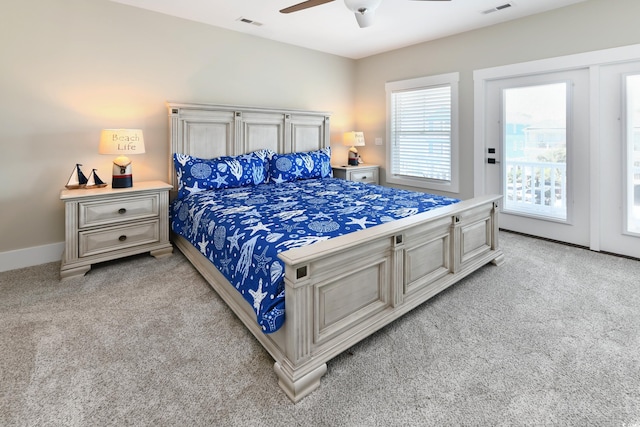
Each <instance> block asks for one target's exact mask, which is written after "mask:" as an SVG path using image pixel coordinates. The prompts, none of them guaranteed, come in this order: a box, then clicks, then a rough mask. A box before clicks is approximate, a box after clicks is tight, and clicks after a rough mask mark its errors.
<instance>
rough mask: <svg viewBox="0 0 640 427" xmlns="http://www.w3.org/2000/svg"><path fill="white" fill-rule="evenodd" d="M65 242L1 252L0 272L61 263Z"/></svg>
mask: <svg viewBox="0 0 640 427" xmlns="http://www.w3.org/2000/svg"><path fill="white" fill-rule="evenodd" d="M63 251H64V242H60V243H52V244H50V245H43V246H34V247H32V248H25V249H18V250H15V251H8V252H0V272H1V271H9V270H15V269H17V268H24V267H31V266H34V265H40V264H46V263H48V262H55V261H60V260H61V259H62V252H63Z"/></svg>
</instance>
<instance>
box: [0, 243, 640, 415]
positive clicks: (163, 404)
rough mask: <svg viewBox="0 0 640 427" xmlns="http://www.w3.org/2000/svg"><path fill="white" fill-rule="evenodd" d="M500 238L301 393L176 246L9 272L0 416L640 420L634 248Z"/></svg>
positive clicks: (638, 270) (639, 275)
mask: <svg viewBox="0 0 640 427" xmlns="http://www.w3.org/2000/svg"><path fill="white" fill-rule="evenodd" d="M500 238H501V245H502V247H503V249H504V252H505V255H506V264H504V265H503V266H501V267H495V266H492V265H488V266H486V267H484V268H482V269H481V270H480V271H478V272H476V273H474V274H473V275H471V276H470V277H468V278H467V279H465V280H464V281H462V282H460V283H459V284H457V285H455V286H454V287H452V288H450V289H448V290H447V291H445V292H443V293H442V294H440V295H438V296H436V297H435V298H433V299H431V300H430V301H428V302H427V303H425V304H423V305H422V306H420V307H418V308H417V309H416V310H414V311H413V312H411V313H409V314H407V315H406V316H404V317H403V318H401V319H399V320H397V321H396V322H394V323H392V324H391V325H389V326H387V327H386V328H384V329H382V330H381V331H379V332H378V333H376V334H374V335H373V336H371V337H370V338H368V339H366V340H364V341H363V342H361V343H360V344H358V345H356V346H354V347H352V348H351V349H350V350H349V351H347V352H345V353H343V354H341V355H339V356H338V357H336V358H335V359H334V360H332V361H330V362H329V363H328V372H327V374H326V375H325V376H324V377H323V379H322V384H321V386H320V388H319V389H318V390H316V391H315V392H314V393H312V394H311V395H310V396H309V397H307V398H305V399H303V400H302V401H301V402H299V403H298V404H296V405H294V404H292V403H291V402H290V401H289V400H288V399H287V398H286V396H285V395H284V393H283V392H282V391H281V390H280V388H279V387H278V385H277V379H276V376H275V373H274V372H273V369H272V365H273V360H272V359H271V358H270V357H269V355H268V354H267V353H266V352H265V351H264V350H263V349H262V347H260V345H259V344H258V343H257V341H256V340H255V339H254V338H253V337H252V336H251V335H250V334H249V333H248V332H247V331H246V330H245V328H244V327H243V326H242V324H241V323H240V322H239V321H238V320H237V319H236V318H235V317H234V315H233V314H232V313H231V312H230V310H229V309H228V308H227V307H226V306H225V304H224V303H223V302H222V301H221V300H220V298H219V297H218V296H217V295H216V294H215V292H214V291H213V290H212V289H211V288H210V287H209V286H208V285H207V284H206V282H204V280H203V279H202V278H201V277H200V276H199V275H198V273H197V272H195V270H194V269H193V268H192V267H191V265H190V264H189V263H188V262H187V261H186V260H185V258H184V257H183V256H182V255H181V254H180V253H179V252H178V251H176V252H175V253H174V255H173V256H172V257H170V258H168V259H164V260H156V259H154V258H152V257H149V256H139V257H132V258H129V259H126V260H120V261H114V262H111V263H105V264H102V265H99V266H97V267H95V268H94V269H93V270H91V271H90V272H89V274H87V275H86V276H85V277H84V278H79V279H72V280H69V281H66V282H60V281H59V280H58V269H59V265H58V264H57V263H51V264H45V265H41V266H37V267H31V268H26V269H21V270H14V271H10V272H5V273H0V324H1V325H2V327H1V328H0V368H1V369H0V425H2V426H14V425H16V426H58V425H60V426H102V425H118V426H123V425H154V426H156V425H162V426H171V425H180V426H201V425H202V426H205V425H207V426H414V425H416V426H422V425H426V426H443V425H465V426H485V425H486V426H500V425H505V426H513V425H571V426H585V425H603V426H631V425H640V262H639V261H636V260H630V259H625V258H619V257H615V256H611V255H605V254H599V253H594V252H590V251H587V250H584V249H580V248H575V247H570V246H564V245H560V244H556V243H552V242H548V241H543V240H537V239H532V238H529V237H525V236H520V235H516V234H511V233H505V232H501V234H500Z"/></svg>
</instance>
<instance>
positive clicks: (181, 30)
mask: <svg viewBox="0 0 640 427" xmlns="http://www.w3.org/2000/svg"><path fill="white" fill-rule="evenodd" d="M638 16H640V1H638V0H589V1H587V2H584V3H580V4H577V5H574V6H570V7H567V8H563V9H559V10H556V11H552V12H548V13H544V14H540V15H535V16H532V17H529V18H525V19H521V20H518V21H513V22H509V23H505V24H500V25H496V26H493V27H488V28H484V29H480V30H476V31H472V32H468V33H464V34H460V35H457V36H453V37H448V38H445V39H441V40H437V41H433V42H428V43H423V44H419V45H416V46H412V47H408V48H404V49H399V50H396V51H393V52H389V53H385V54H380V55H376V56H372V57H369V58H364V59H361V60H358V61H353V60H349V59H345V58H341V57H337V56H333V55H327V54H323V53H319V52H314V51H311V50H307V49H302V48H297V47H294V46H289V45H285V44H281V43H276V42H272V41H268V40H263V39H259V38H255V37H252V36H248V35H243V34H240V33H235V32H231V31H227V30H223V29H218V28H212V27H208V26H205V25H202V24H198V23H194V22H190V21H186V20H182V19H178V18H172V17H168V16H164V15H161V14H157V13H154V12H149V11H143V10H139V9H136V8H132V7H129V6H125V5H121V4H118V3H112V2H109V1H107V0H21V1H19V2H11V3H8V4H7V5H5V6H4V9H3V11H2V14H1V15H0V36H1V37H0V54H1V58H2V66H0V93H1V94H2V103H1V104H0V148H1V150H2V151H1V154H2V156H1V158H2V167H0V186H1V190H0V201H1V203H0V206H1V207H2V209H3V214H2V217H3V221H1V222H0V224H1V225H0V236H2V237H1V238H0V255H1V254H2V253H3V252H6V251H13V250H17V249H21V248H30V247H36V246H41V245H48V244H54V243H59V242H61V241H62V240H63V239H64V231H63V227H64V219H63V215H64V209H63V204H62V202H60V200H59V199H58V196H59V192H60V189H61V188H62V187H63V186H64V184H65V183H66V180H67V178H68V175H69V173H70V172H71V168H72V166H73V165H74V164H75V163H76V162H78V163H82V164H84V165H85V168H86V169H90V168H92V167H95V168H98V170H99V172H100V173H101V176H102V177H103V178H105V177H106V178H109V177H110V174H111V173H110V171H111V166H110V165H111V160H112V159H111V157H110V156H101V155H99V154H98V153H97V148H98V137H99V134H100V130H101V129H103V128H109V127H124V128H126V127H136V128H138V127H139V128H142V129H143V130H144V134H145V142H146V149H147V152H146V153H145V154H144V155H140V156H137V157H132V160H133V168H134V179H135V180H145V179H163V180H166V179H167V176H168V173H169V172H168V161H167V154H168V150H169V148H168V135H167V117H166V109H165V105H164V104H165V102H166V101H167V100H171V101H182V102H214V103H221V104H240V105H257V106H267V107H269V106H270V107H283V108H299V109H311V110H321V111H331V112H332V113H333V114H332V136H331V139H332V141H334V142H335V143H334V144H333V147H334V157H335V158H336V159H337V161H338V162H340V161H341V159H342V158H344V157H345V156H346V148H345V147H343V146H342V145H341V143H340V142H341V135H342V132H343V131H345V130H351V129H353V128H354V125H357V126H356V127H357V128H358V129H361V130H364V131H365V134H366V136H367V138H368V141H373V138H374V137H376V136H380V137H382V138H384V139H385V143H386V125H385V108H386V107H385V92H384V84H385V82H387V81H393V80H399V79H405V78H411V77H418V76H425V75H433V74H439V73H445V72H452V71H459V72H460V73H461V82H460V93H461V109H460V118H461V123H462V128H461V132H460V138H461V160H460V161H461V170H462V176H461V194H459V195H458V196H460V197H463V198H467V197H471V196H472V194H473V159H472V153H473V125H472V123H473V75H472V73H473V70H474V69H478V68H485V67H493V66H498V65H504V64H510V63H517V62H522V61H529V60H535V59H541V58H549V57H554V56H559V55H566V54H572V53H579V52H585V51H591V50H598V49H604V48H609V47H616V46H623V45H629V44H636V43H640V26H638V25H637V23H636V22H635V20H636V19H637V17H638ZM385 149H386V146H382V147H376V146H373V145H372V144H368V145H367V146H366V147H362V148H360V149H359V152H360V153H361V154H362V156H363V157H364V159H365V161H367V162H369V163H379V164H382V165H384V163H385ZM383 178H384V174H383Z"/></svg>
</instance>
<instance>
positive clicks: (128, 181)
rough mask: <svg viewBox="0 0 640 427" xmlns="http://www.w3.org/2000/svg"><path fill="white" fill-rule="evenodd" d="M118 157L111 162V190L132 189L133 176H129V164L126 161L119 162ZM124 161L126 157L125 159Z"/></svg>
mask: <svg viewBox="0 0 640 427" xmlns="http://www.w3.org/2000/svg"><path fill="white" fill-rule="evenodd" d="M119 159H120V157H118V158H117V159H116V161H115V162H113V180H112V181H111V188H130V187H133V175H132V174H131V162H130V161H129V159H127V162H126V163H123V162H119V161H118V160H119ZM125 159H126V157H125Z"/></svg>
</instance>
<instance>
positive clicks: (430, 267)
mask: <svg viewBox="0 0 640 427" xmlns="http://www.w3.org/2000/svg"><path fill="white" fill-rule="evenodd" d="M500 197H501V196H484V197H479V198H475V199H471V200H467V201H463V202H460V203H457V204H454V205H450V206H446V207H442V208H438V209H434V210H432V211H429V212H425V213H422V214H418V215H415V216H412V217H409V218H405V219H402V220H398V221H393V222H390V223H386V224H383V225H378V226H376V227H372V228H369V229H365V230H362V231H359V232H356V233H351V234H348V235H345V236H341V237H336V238H333V239H330V240H327V241H324V242H318V243H315V244H313V245H310V246H306V247H302V248H297V249H291V250H288V251H286V252H282V253H281V254H280V255H279V258H280V259H281V260H282V261H283V262H284V263H285V285H286V291H285V292H286V296H285V301H286V321H285V324H284V326H283V327H282V328H281V329H280V330H279V331H278V332H276V333H275V334H270V335H265V334H263V333H262V331H261V330H260V328H259V327H258V325H257V323H256V321H255V314H254V312H253V310H252V308H251V307H250V306H249V304H248V303H247V302H246V301H244V299H243V298H242V297H241V296H240V294H239V293H238V292H236V291H235V289H234V288H233V287H232V286H230V285H229V283H228V282H227V281H226V279H225V278H224V276H222V275H221V274H220V273H219V272H218V271H217V270H216V269H215V267H214V266H213V265H212V264H211V263H210V262H209V261H208V260H207V259H206V258H205V257H204V256H202V255H201V254H200V253H199V252H198V251H197V250H196V249H195V248H193V246H191V245H190V244H189V243H188V242H186V241H184V240H183V239H181V238H178V237H177V236H176V245H177V246H178V247H179V248H180V249H181V250H182V251H183V252H184V253H185V255H186V256H187V257H188V258H189V259H190V260H191V261H192V263H193V264H194V266H196V268H197V269H198V270H199V271H200V272H201V273H202V274H203V276H204V277H205V278H207V280H208V281H209V283H211V285H212V287H213V288H214V289H216V291H217V292H218V293H219V294H220V295H221V296H222V298H223V299H224V300H225V301H226V302H227V304H228V305H229V306H230V307H231V308H232V309H233V310H234V312H235V313H236V314H237V315H238V317H239V318H240V319H241V320H242V321H243V322H244V323H245V325H246V326H247V328H249V330H251V331H252V332H253V334H254V336H256V338H257V339H258V340H259V341H260V342H261V343H262V345H263V346H264V347H265V349H267V351H269V353H270V354H271V356H272V357H273V358H274V359H275V365H274V369H275V371H276V373H277V375H278V378H279V384H280V386H281V388H282V389H283V390H284V391H285V393H286V394H287V396H289V398H290V399H291V400H292V401H294V402H297V401H299V400H300V399H302V398H303V397H305V396H306V395H308V394H309V393H311V392H312V391H313V390H315V389H316V388H317V387H318V386H319V385H320V378H321V377H322V375H324V373H325V372H326V369H327V367H326V362H327V361H329V360H330V359H332V358H333V357H335V356H336V355H337V354H339V353H341V352H343V351H344V350H346V349H348V348H349V347H351V346H353V345H354V344H356V343H357V342H359V341H360V340H362V339H364V338H366V337H368V336H369V335H371V334H372V333H373V332H375V331H377V330H378V329H380V328H382V327H383V326H385V325H387V324H389V323H390V322H392V321H393V320H395V319H397V318H398V317H400V316H402V315H403V314H405V313H406V312H408V311H410V310H411V309H413V308H415V307H416V306H418V305H419V304H422V303H423V302H424V301H426V300H427V299H429V298H430V297H432V296H434V295H436V294H437V293H438V292H440V291H442V290H443V289H446V288H447V287H449V286H451V285H452V284H454V283H456V282H457V281H459V280H460V279H462V278H463V277H465V276H467V275H468V274H470V273H471V272H473V271H475V270H477V269H478V268H480V267H482V266H483V265H485V264H487V263H489V262H493V263H494V264H496V265H499V264H500V263H502V261H503V259H504V256H503V254H502V251H501V250H500V248H499V246H498V209H497V201H498V200H499V199H500Z"/></svg>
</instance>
